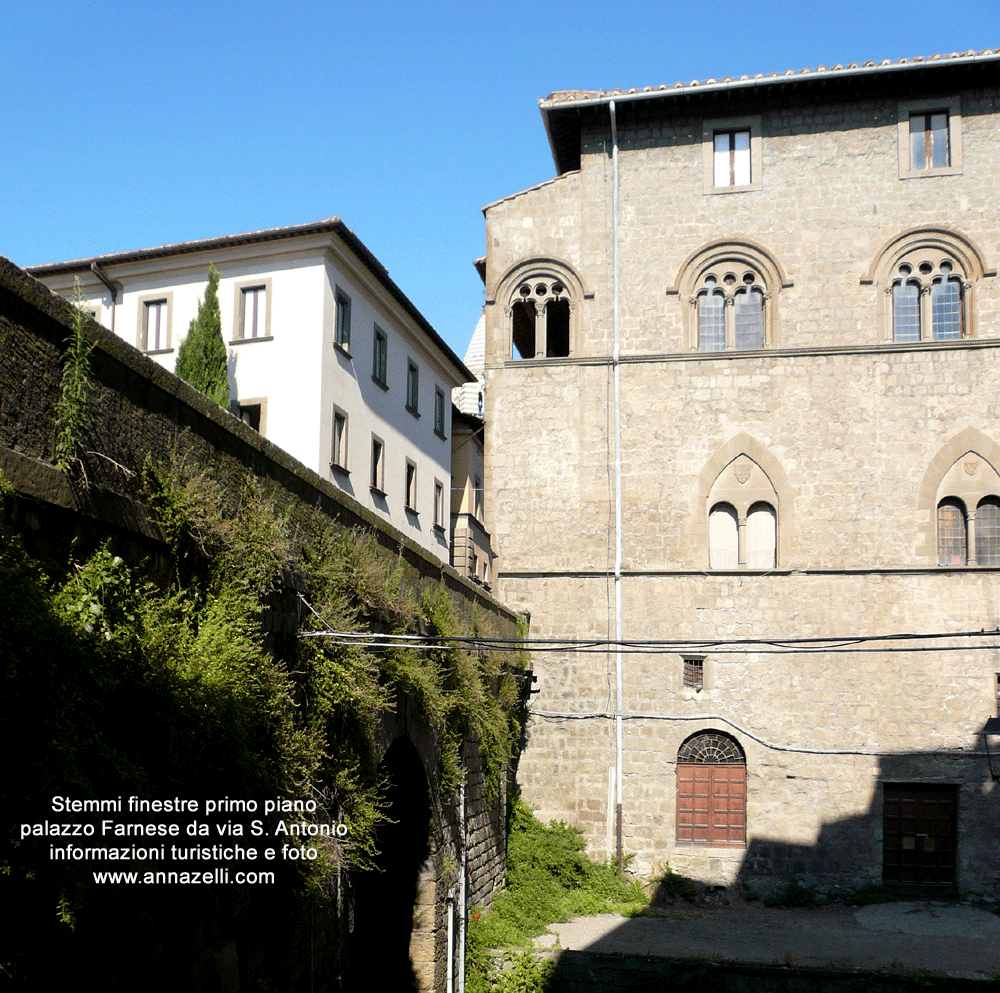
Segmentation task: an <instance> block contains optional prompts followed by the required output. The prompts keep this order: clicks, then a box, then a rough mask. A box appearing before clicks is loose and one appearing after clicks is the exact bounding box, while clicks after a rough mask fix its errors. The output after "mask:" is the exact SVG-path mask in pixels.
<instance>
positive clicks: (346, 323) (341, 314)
mask: <svg viewBox="0 0 1000 993" xmlns="http://www.w3.org/2000/svg"><path fill="white" fill-rule="evenodd" d="M335 296H336V300H337V315H336V319H335V327H334V338H333V340H334V341H335V342H336V344H338V345H339V346H340V347H341V348H343V349H344V350H345V351H350V349H351V298H350V297H349V296H348V295H347V294H346V293H345V292H344V291H343V290H342V289H341V288H340V287H339V286H338V287H337V290H336V294H335Z"/></svg>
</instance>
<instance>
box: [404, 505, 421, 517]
mask: <svg viewBox="0 0 1000 993" xmlns="http://www.w3.org/2000/svg"><path fill="white" fill-rule="evenodd" d="M403 510H405V511H406V512H407V513H408V514H412V515H413V516H414V517H419V516H420V513H419V512H418V511H417V510H414V508H413V507H404V508H403Z"/></svg>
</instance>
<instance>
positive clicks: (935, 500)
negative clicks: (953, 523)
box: [915, 427, 1000, 569]
mask: <svg viewBox="0 0 1000 993" xmlns="http://www.w3.org/2000/svg"><path fill="white" fill-rule="evenodd" d="M977 460H978V461H979V462H980V463H981V464H980V466H974V465H972V464H971V463H973V462H975V461H977ZM966 463H970V464H969V465H966ZM959 464H961V465H962V470H963V471H962V472H961V473H958V472H957V471H953V470H956V468H957V467H958V466H959ZM982 464H985V466H987V467H988V471H986V472H981V471H980V470H981V466H982ZM949 477H950V478H949ZM984 497H1000V445H998V444H997V443H996V442H995V441H994V440H993V439H992V438H990V437H989V436H988V435H986V434H984V433H983V432H982V431H980V430H979V429H978V428H974V427H967V428H965V429H963V430H962V431H960V432H959V433H958V434H956V435H955V436H954V437H952V438H951V439H950V440H949V441H948V442H946V443H945V444H944V445H943V446H942V447H941V448H940V449H939V450H938V452H937V454H936V455H935V456H934V457H933V458H932V459H931V461H930V462H929V463H928V466H927V469H926V471H925V472H924V476H923V479H922V480H921V483H920V488H919V490H918V491H917V545H916V549H915V553H916V555H917V557H918V558H921V559H923V560H924V561H925V562H926V563H927V564H928V565H931V566H935V567H938V568H941V569H968V568H975V567H976V566H977V565H978V563H977V561H976V558H975V556H976V541H975V514H976V510H977V509H978V506H979V504H980V502H981V501H982V500H983V498H984ZM949 498H951V499H953V500H956V501H958V502H959V503H960V504H961V505H962V508H963V510H964V512H965V517H966V543H965V545H966V562H965V564H964V565H941V566H938V559H939V542H938V508H939V507H940V505H941V504H942V502H944V501H946V500H947V499H949ZM970 508H971V509H970ZM987 568H995V566H988V567H987Z"/></svg>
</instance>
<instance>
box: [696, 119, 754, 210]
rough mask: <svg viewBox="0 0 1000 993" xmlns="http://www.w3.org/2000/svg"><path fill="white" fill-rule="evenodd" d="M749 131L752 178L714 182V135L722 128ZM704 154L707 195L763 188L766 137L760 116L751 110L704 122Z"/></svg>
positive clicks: (730, 130)
mask: <svg viewBox="0 0 1000 993" xmlns="http://www.w3.org/2000/svg"><path fill="white" fill-rule="evenodd" d="M739 131H749V132H750V182H749V183H747V184H743V185H740V186H728V185H727V186H716V185H715V136H716V135H717V134H721V133H723V132H729V133H730V134H732V133H734V132H739ZM701 150H702V151H701V155H702V167H703V173H704V189H703V192H704V193H705V195H706V196H714V195H716V194H719V193H748V192H751V191H753V190H761V189H763V188H764V140H763V137H762V134H761V117H760V115H759V114H748V115H745V116H742V117H722V118H715V119H712V120H706V121H704V122H703V123H702V131H701Z"/></svg>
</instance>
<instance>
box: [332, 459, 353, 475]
mask: <svg viewBox="0 0 1000 993" xmlns="http://www.w3.org/2000/svg"><path fill="white" fill-rule="evenodd" d="M330 469H331V471H333V472H335V473H337V475H338V476H350V474H351V471H350V469H348V468H347V466H346V465H340V463H338V462H331V463H330Z"/></svg>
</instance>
